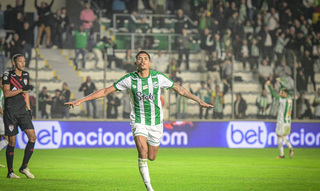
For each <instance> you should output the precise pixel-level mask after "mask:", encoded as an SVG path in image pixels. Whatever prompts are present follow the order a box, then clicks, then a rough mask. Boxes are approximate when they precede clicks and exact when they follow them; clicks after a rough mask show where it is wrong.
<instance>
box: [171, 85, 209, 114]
mask: <svg viewBox="0 0 320 191" xmlns="http://www.w3.org/2000/svg"><path fill="white" fill-rule="evenodd" d="M172 89H173V90H174V91H175V92H177V93H178V94H180V95H181V96H184V97H186V98H189V99H192V100H193V101H195V102H198V103H199V105H200V106H201V107H202V108H206V107H214V106H213V105H210V104H207V103H206V102H204V101H202V100H201V99H199V98H198V97H197V96H195V95H193V94H192V93H190V92H189V91H188V90H187V89H186V88H184V87H182V86H179V85H177V84H174V86H173V87H172Z"/></svg>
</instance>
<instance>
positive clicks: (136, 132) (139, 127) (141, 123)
mask: <svg viewBox="0 0 320 191" xmlns="http://www.w3.org/2000/svg"><path fill="white" fill-rule="evenodd" d="M150 64H151V62H150V55H149V54H148V53H147V52H145V51H140V52H138V54H137V55H136V62H135V65H136V66H137V72H132V73H129V74H127V75H125V76H123V77H122V78H120V79H119V80H118V81H117V82H115V83H114V84H113V85H112V86H110V87H107V88H104V89H101V90H98V91H96V92H94V93H92V94H90V95H88V96H86V97H84V98H81V99H78V100H76V101H73V102H68V103H65V104H66V105H69V107H74V106H78V105H80V104H81V103H83V102H85V101H89V100H92V99H98V98H102V97H105V96H107V95H108V94H110V93H111V92H114V91H117V90H118V91H121V90H129V91H130V98H131V108H132V111H131V114H130V120H131V123H130V124H131V127H132V134H133V137H134V141H135V144H136V147H137V150H138V157H139V159H138V165H139V171H140V174H141V177H142V179H143V182H144V184H145V186H146V188H147V190H148V191H152V190H153V189H152V186H151V181H150V176H149V169H148V164H147V159H149V160H151V161H153V160H155V159H156V157H157V153H158V149H159V145H160V140H161V136H162V133H163V122H162V119H163V113H162V106H161V102H160V95H161V88H166V89H171V88H172V89H173V90H174V91H176V92H177V93H178V94H180V95H182V96H184V97H186V98H189V99H192V100H194V101H196V102H198V103H199V105H200V106H201V107H202V108H207V107H213V106H212V105H209V104H207V103H205V102H203V101H202V100H200V99H199V98H197V97H196V96H195V95H193V94H191V93H190V92H189V91H188V90H186V89H185V88H184V87H181V86H179V85H177V84H174V83H173V81H172V80H170V79H169V78H167V77H166V76H165V75H164V74H162V73H160V72H157V71H153V70H149V67H150Z"/></svg>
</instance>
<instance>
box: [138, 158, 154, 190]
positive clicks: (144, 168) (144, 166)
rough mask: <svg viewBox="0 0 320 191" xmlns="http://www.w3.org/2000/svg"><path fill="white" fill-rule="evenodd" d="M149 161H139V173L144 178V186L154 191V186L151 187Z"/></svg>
mask: <svg viewBox="0 0 320 191" xmlns="http://www.w3.org/2000/svg"><path fill="white" fill-rule="evenodd" d="M147 161H148V159H141V158H139V159H138V164H139V171H140V174H141V177H142V180H143V182H144V184H145V185H146V188H147V190H148V191H153V189H152V186H151V180H150V176H149V168H148V163H147Z"/></svg>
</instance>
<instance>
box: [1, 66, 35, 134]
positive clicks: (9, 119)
mask: <svg viewBox="0 0 320 191" xmlns="http://www.w3.org/2000/svg"><path fill="white" fill-rule="evenodd" d="M2 84H3V85H5V84H9V85H10V90H11V91H15V90H18V89H22V88H23V87H24V86H27V85H28V84H29V73H28V72H26V71H22V74H21V76H18V75H17V74H16V73H15V72H14V70H10V71H6V72H4V74H3V78H2ZM3 121H4V125H5V134H6V135H7V136H14V135H16V134H18V128H17V127H18V126H19V127H20V129H21V130H23V131H24V130H25V129H34V127H33V124H32V121H31V118H30V117H29V114H28V111H27V107H26V100H25V95H24V93H23V92H22V93H20V94H17V95H15V96H12V97H8V98H5V104H4V115H3Z"/></svg>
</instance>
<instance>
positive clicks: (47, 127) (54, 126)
mask: <svg viewBox="0 0 320 191" xmlns="http://www.w3.org/2000/svg"><path fill="white" fill-rule="evenodd" d="M33 125H34V128H35V132H36V136H37V141H36V145H35V148H36V149H57V148H59V147H60V144H61V137H62V130H61V127H60V124H59V122H58V121H34V122H33ZM17 142H18V144H19V148H25V146H26V144H27V143H28V136H27V135H26V134H25V133H24V132H21V133H19V134H18V135H17Z"/></svg>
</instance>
